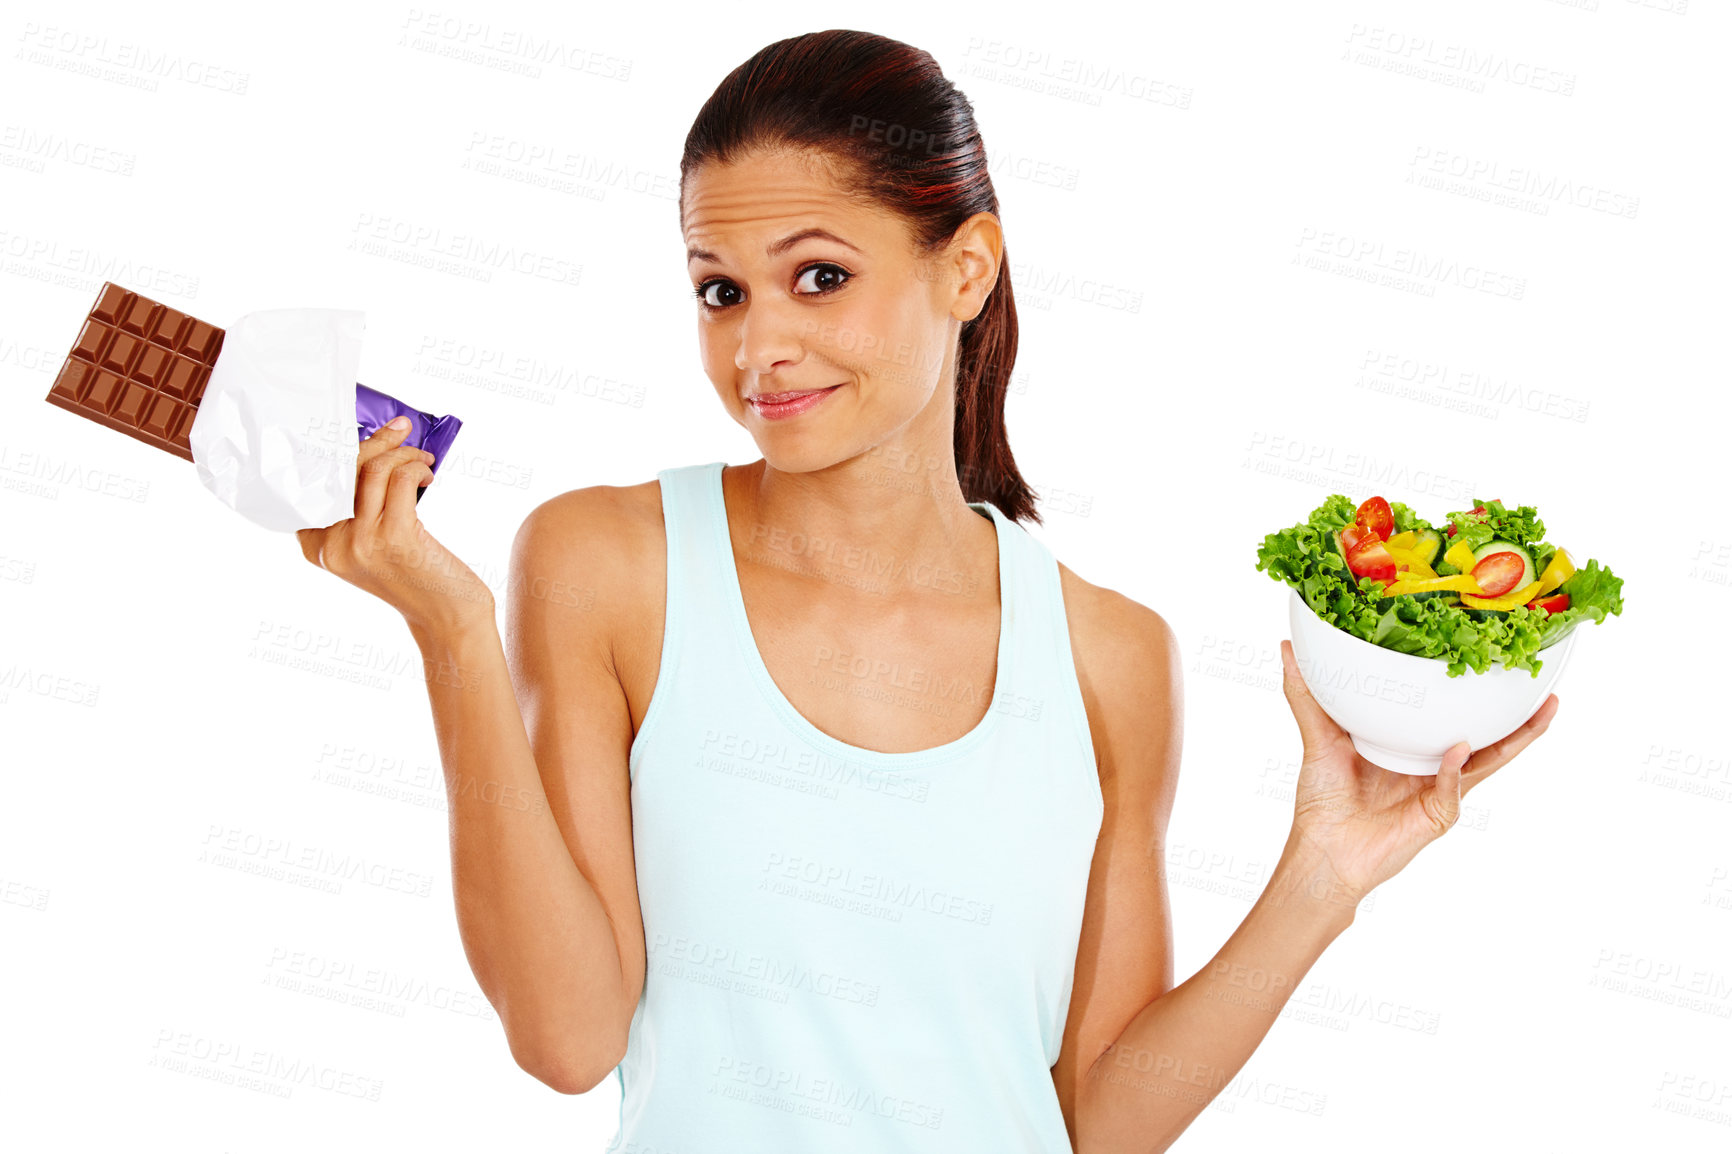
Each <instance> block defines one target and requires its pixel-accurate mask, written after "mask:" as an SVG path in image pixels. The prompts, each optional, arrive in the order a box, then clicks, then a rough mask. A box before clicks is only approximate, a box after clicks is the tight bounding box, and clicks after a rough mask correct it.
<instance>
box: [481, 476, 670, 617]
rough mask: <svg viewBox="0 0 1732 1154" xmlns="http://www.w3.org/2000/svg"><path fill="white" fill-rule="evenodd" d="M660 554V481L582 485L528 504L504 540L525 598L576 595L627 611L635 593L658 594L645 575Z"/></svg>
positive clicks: (610, 610)
mask: <svg viewBox="0 0 1732 1154" xmlns="http://www.w3.org/2000/svg"><path fill="white" fill-rule="evenodd" d="M666 558H667V539H666V535H665V531H664V529H663V526H662V503H661V484H660V482H659V481H656V480H649V481H645V482H643V483H642V484H637V485H589V486H586V487H584V488H581V489H571V490H568V491H566V492H564V493H560V494H559V495H557V496H554V497H549V498H548V499H547V500H545V501H543V502H542V503H541V504H539V505H537V506H536V507H535V508H533V509H531V510H530V511H529V515H528V516H526V517H525V518H524V519H523V524H522V525H521V526H519V527H518V530H517V536H516V539H515V541H513V543H512V547H511V584H512V588H513V589H514V590H516V591H520V592H523V593H527V594H528V595H529V597H530V598H531V599H537V600H540V599H546V598H553V599H555V600H557V601H563V602H564V603H566V604H573V605H575V604H577V603H578V602H579V601H581V602H583V603H584V605H585V607H586V608H593V609H598V610H601V611H602V612H603V613H604V614H605V615H608V616H613V615H614V611H615V610H622V611H623V615H624V616H625V617H627V618H628V619H629V617H630V616H631V615H632V614H633V613H635V611H636V610H637V609H638V608H639V601H640V599H641V598H642V597H644V596H652V597H653V596H659V593H660V586H659V582H655V581H652V580H650V578H652V577H659V576H660V574H661V573H662V571H663V568H664V566H665V564H666ZM646 586H653V587H651V588H646Z"/></svg>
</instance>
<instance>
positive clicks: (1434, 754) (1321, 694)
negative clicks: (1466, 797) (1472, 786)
mask: <svg viewBox="0 0 1732 1154" xmlns="http://www.w3.org/2000/svg"><path fill="white" fill-rule="evenodd" d="M1288 593H1289V594H1290V595H1291V597H1292V601H1291V603H1290V608H1289V617H1290V618H1291V620H1292V625H1293V656H1294V658H1295V659H1296V660H1297V661H1298V664H1299V672H1300V675H1301V676H1303V677H1304V678H1305V684H1306V685H1307V686H1309V687H1310V689H1311V695H1312V696H1313V697H1315V698H1316V699H1317V703H1318V704H1319V705H1321V706H1322V707H1323V712H1325V713H1327V714H1328V715H1329V716H1330V717H1332V718H1334V719H1335V722H1336V724H1337V725H1339V726H1341V728H1342V729H1345V730H1346V731H1347V733H1348V735H1349V736H1350V737H1352V738H1353V745H1354V748H1356V749H1358V750H1359V752H1360V754H1361V755H1362V756H1363V757H1364V758H1365V760H1367V761H1369V762H1371V763H1372V764H1373V765H1381V766H1383V767H1384V768H1385V769H1392V770H1395V771H1396V772H1398V773H1410V774H1421V775H1425V774H1433V773H1436V772H1437V771H1438V768H1439V767H1440V766H1441V765H1442V764H1443V754H1444V751H1445V750H1447V749H1448V748H1449V747H1450V746H1452V745H1454V744H1455V743H1456V742H1458V741H1465V742H1467V743H1468V744H1469V745H1471V746H1472V747H1473V748H1474V749H1476V750H1478V749H1483V748H1484V747H1486V746H1488V745H1490V744H1491V743H1492V742H1494V741H1497V740H1498V739H1499V738H1502V737H1507V736H1508V735H1509V734H1511V733H1513V732H1514V731H1515V730H1516V729H1518V728H1519V727H1520V726H1521V724H1522V723H1523V722H1525V721H1526V720H1527V719H1528V718H1530V717H1532V716H1533V715H1534V714H1535V713H1537V712H1538V711H1539V707H1540V705H1541V704H1542V703H1544V701H1545V699H1546V695H1547V694H1548V693H1550V692H1551V691H1552V690H1553V689H1554V688H1556V686H1557V683H1558V678H1559V676H1561V675H1562V673H1563V671H1564V666H1565V665H1566V664H1568V663H1569V658H1570V651H1571V650H1572V649H1573V648H1574V647H1575V642H1576V634H1577V633H1579V632H1581V626H1579V625H1578V626H1577V627H1576V628H1575V629H1572V630H1570V631H1569V633H1567V634H1565V635H1564V638H1563V640H1561V641H1558V642H1555V643H1554V644H1552V645H1548V646H1547V647H1546V648H1544V649H1542V650H1540V654H1539V656H1540V662H1541V665H1540V672H1539V676H1538V677H1535V676H1533V675H1532V674H1530V673H1529V672H1528V671H1527V670H1525V669H1505V668H1503V666H1501V665H1495V664H1494V665H1492V666H1491V667H1490V668H1488V669H1487V670H1486V671H1485V672H1484V673H1475V672H1474V671H1473V670H1472V669H1469V670H1467V672H1465V673H1463V674H1462V675H1461V676H1460V677H1451V676H1449V663H1448V662H1447V661H1443V660H1440V659H1438V658H1436V657H1415V656H1413V655H1412V654H1411V653H1397V652H1396V651H1395V650H1393V649H1385V648H1384V647H1383V646H1381V645H1373V644H1372V643H1371V642H1369V641H1365V640H1362V639H1360V638H1358V637H1355V636H1353V635H1352V634H1351V633H1348V632H1347V631H1346V630H1343V629H1338V628H1336V627H1335V626H1333V625H1330V624H1329V623H1328V622H1326V621H1324V620H1323V619H1322V618H1321V617H1319V616H1317V614H1315V613H1313V612H1312V611H1311V607H1310V606H1309V605H1307V604H1306V603H1305V599H1304V598H1303V597H1301V596H1299V591H1298V590H1297V589H1294V588H1292V586H1288Z"/></svg>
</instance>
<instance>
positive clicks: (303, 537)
mask: <svg viewBox="0 0 1732 1154" xmlns="http://www.w3.org/2000/svg"><path fill="white" fill-rule="evenodd" d="M295 537H296V538H297V539H298V540H299V541H300V543H301V556H303V557H305V558H306V559H307V560H309V561H311V562H312V563H313V564H315V565H317V566H318V567H319V568H321V569H323V568H324V567H325V564H324V562H323V561H321V560H320V559H319V556H320V553H321V552H322V551H323V550H324V547H325V531H324V530H323V529H296V530H295Z"/></svg>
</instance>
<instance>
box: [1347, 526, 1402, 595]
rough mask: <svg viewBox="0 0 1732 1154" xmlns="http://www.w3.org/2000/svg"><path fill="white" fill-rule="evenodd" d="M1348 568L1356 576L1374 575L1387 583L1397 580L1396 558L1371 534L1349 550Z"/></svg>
mask: <svg viewBox="0 0 1732 1154" xmlns="http://www.w3.org/2000/svg"><path fill="white" fill-rule="evenodd" d="M1347 569H1348V571H1349V572H1350V573H1352V574H1353V575H1354V576H1355V577H1374V578H1376V579H1377V580H1379V581H1382V582H1383V583H1384V584H1386V585H1387V584H1390V583H1391V582H1393V581H1394V580H1395V559H1394V558H1393V557H1391V556H1390V555H1389V550H1388V549H1385V548H1384V547H1383V542H1382V541H1380V540H1378V539H1377V538H1376V537H1373V536H1371V535H1369V534H1367V535H1366V536H1364V537H1362V538H1361V539H1360V541H1359V544H1358V545H1356V546H1354V547H1353V548H1351V549H1349V550H1348V551H1347Z"/></svg>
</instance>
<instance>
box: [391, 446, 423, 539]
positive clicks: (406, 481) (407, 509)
mask: <svg viewBox="0 0 1732 1154" xmlns="http://www.w3.org/2000/svg"><path fill="white" fill-rule="evenodd" d="M432 483H433V470H432V469H430V468H428V467H427V463H426V462H425V461H421V460H414V461H407V462H405V463H403V464H401V465H398V466H397V467H396V468H395V469H392V470H391V483H390V485H389V486H388V488H387V489H386V492H385V515H384V517H383V518H382V519H381V521H380V526H381V527H382V528H383V529H384V530H385V534H386V536H388V537H390V538H392V539H394V540H397V541H412V540H414V539H415V538H416V536H417V534H416V532H415V523H416V520H417V516H416V511H415V490H416V489H419V488H420V487H421V486H423V485H430V484H432Z"/></svg>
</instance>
